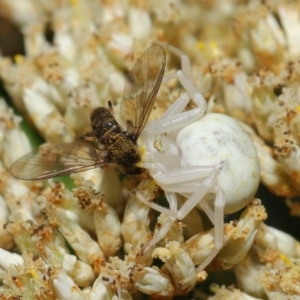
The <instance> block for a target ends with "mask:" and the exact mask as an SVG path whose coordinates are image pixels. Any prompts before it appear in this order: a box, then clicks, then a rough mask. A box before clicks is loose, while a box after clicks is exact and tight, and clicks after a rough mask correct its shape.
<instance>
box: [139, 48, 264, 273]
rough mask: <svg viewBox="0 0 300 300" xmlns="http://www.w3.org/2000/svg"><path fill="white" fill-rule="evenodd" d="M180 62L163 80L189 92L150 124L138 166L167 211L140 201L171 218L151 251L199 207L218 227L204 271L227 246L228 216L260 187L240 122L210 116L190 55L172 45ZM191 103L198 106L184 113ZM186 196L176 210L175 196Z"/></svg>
mask: <svg viewBox="0 0 300 300" xmlns="http://www.w3.org/2000/svg"><path fill="white" fill-rule="evenodd" d="M167 47H168V49H169V50H170V51H171V52H173V53H174V54H175V55H178V56H179V57H180V59H181V70H178V71H177V72H175V73H172V74H171V75H167V76H166V77H164V79H163V81H167V80H170V79H171V78H174V77H175V76H176V77H177V79H178V81H179V82H180V83H181V85H182V86H183V88H184V89H185V91H186V92H185V93H183V94H181V96H180V97H179V98H178V99H177V100H175V102H174V103H173V104H172V105H171V106H170V107H169V108H168V109H167V110H166V112H165V113H164V114H163V115H162V116H161V117H160V119H158V120H156V121H152V122H149V123H148V124H147V126H146V128H145V129H144V132H143V133H142V136H141V140H142V141H143V145H144V146H145V149H146V153H145V155H144V156H143V157H142V162H141V163H139V164H138V165H139V166H140V167H143V168H146V169H148V170H149V173H150V175H151V176H152V177H153V179H154V180H155V181H156V183H157V184H158V185H159V186H160V187H161V188H162V189H163V191H164V193H165V196H166V199H167V201H168V203H169V209H168V208H165V207H162V206H160V205H158V204H156V203H154V202H148V201H146V200H144V199H143V198H142V197H139V200H140V201H142V202H143V203H144V204H146V205H148V206H150V207H151V208H153V209H155V210H157V211H158V212H160V213H164V214H166V215H167V216H168V218H167V221H166V222H165V223H164V224H163V225H162V227H161V228H160V230H158V232H156V234H155V235H154V237H153V238H152V240H151V241H150V242H149V243H148V244H147V245H145V248H144V251H148V250H149V249H150V248H151V247H152V246H153V245H155V244H156V243H157V242H159V241H160V240H161V239H162V238H163V237H164V236H165V235H166V233H167V232H168V230H169V229H170V228H171V226H172V225H173V223H174V222H175V221H176V219H179V220H182V219H183V218H185V217H186V216H187V215H188V214H189V212H190V211H191V210H192V209H193V208H194V207H199V208H201V209H202V210H203V211H204V212H205V213H206V214H207V216H208V217H209V219H210V221H211V222H212V224H213V225H214V237H215V247H214V249H213V250H212V251H211V253H210V254H209V255H208V256H207V257H206V259H205V260H204V261H203V262H202V263H201V264H200V265H199V266H198V267H197V269H198V271H201V270H203V269H204V268H205V267H206V266H207V265H208V264H209V263H210V262H211V261H212V260H213V258H214V257H215V256H216V255H217V253H218V252H219V250H220V249H221V248H222V246H223V225H224V221H223V218H224V213H225V214H230V213H233V212H236V211H238V210H240V209H241V208H243V207H244V206H246V205H247V203H248V202H249V201H250V200H251V199H252V198H253V196H254V194H255V192H256V190H257V188H258V184H259V178H260V177H259V165H258V157H257V153H256V150H255V148H254V145H253V143H252V141H251V139H250V137H249V136H248V134H247V133H246V132H245V131H244V130H243V129H242V127H241V126H240V124H239V123H238V121H236V120H234V119H233V118H231V117H229V116H226V115H222V114H216V113H208V114H205V112H206V101H205V99H204V97H203V96H202V94H201V93H200V92H199V91H198V90H197V88H196V87H195V85H194V83H193V80H192V75H191V74H192V72H191V65H190V60H189V58H188V56H186V55H185V54H184V53H183V52H181V51H180V50H179V49H177V48H175V47H173V46H171V45H168V46H167ZM190 99H192V101H193V102H194V103H195V104H196V108H194V109H191V110H188V111H184V109H185V108H186V106H187V104H188V103H189V102H190ZM177 193H178V194H181V195H183V196H184V197H185V198H186V201H185V203H184V204H183V205H182V206H181V207H180V208H178V207H177V198H176V194H177Z"/></svg>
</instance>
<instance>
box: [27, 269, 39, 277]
mask: <svg viewBox="0 0 300 300" xmlns="http://www.w3.org/2000/svg"><path fill="white" fill-rule="evenodd" d="M29 273H30V274H31V276H32V277H33V278H34V279H38V275H37V273H36V271H35V270H33V269H31V270H30V271H29Z"/></svg>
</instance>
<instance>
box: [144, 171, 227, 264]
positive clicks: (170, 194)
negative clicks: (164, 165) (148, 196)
mask: <svg viewBox="0 0 300 300" xmlns="http://www.w3.org/2000/svg"><path fill="white" fill-rule="evenodd" d="M183 173H184V174H183ZM205 173H206V177H205V178H204V180H203V181H202V183H200V184H195V182H193V180H195V179H197V180H198V181H200V182H201V177H202V178H203V176H204V174H205ZM163 175H164V176H161V177H163V178H160V179H161V181H159V178H158V177H154V178H155V180H156V182H158V183H159V185H160V186H161V187H162V188H163V189H164V190H165V195H166V198H167V200H168V202H169V204H170V210H168V209H166V208H164V207H161V206H159V205H157V204H156V203H152V204H149V203H145V204H147V205H150V206H151V207H153V208H154V209H155V210H158V211H160V212H161V213H164V214H167V215H168V218H167V220H166V222H165V223H164V224H163V225H162V227H161V228H160V230H159V231H158V232H156V234H155V235H154V237H153V239H152V240H151V241H150V242H149V243H148V244H147V245H146V246H145V248H144V251H147V250H149V249H150V248H151V247H152V246H153V245H155V244H156V243H157V242H159V241H160V240H161V239H162V238H163V237H164V236H165V235H166V234H167V232H168V231H169V229H170V228H171V227H172V225H173V223H174V222H175V221H176V219H179V220H182V219H183V218H185V217H186V216H187V215H188V213H189V212H190V211H191V210H192V209H193V208H194V207H196V206H198V205H200V207H201V208H202V209H203V210H204V212H205V213H206V214H207V215H208V217H209V218H210V219H211V221H212V223H213V224H214V225H215V248H214V250H213V251H212V252H211V254H210V255H209V256H208V257H207V258H206V259H205V261H204V262H203V263H202V264H201V266H199V268H202V269H203V268H205V267H206V266H207V265H208V264H209V263H210V262H211V260H212V259H213V258H214V257H215V256H216V254H217V253H218V251H219V249H220V248H221V247H222V245H223V214H224V212H223V208H224V205H225V198H224V195H223V193H222V190H221V189H220V188H219V187H216V181H217V171H216V170H215V169H214V168H213V167H196V168H195V167H192V168H190V172H188V170H187V168H184V169H179V170H176V171H175V172H174V171H173V172H170V174H163ZM183 175H184V176H183ZM180 177H181V179H180ZM182 178H184V179H185V180H188V179H189V181H185V182H182ZM195 186H196V191H195V192H194V193H192V194H191V196H190V197H189V198H188V199H187V200H186V202H185V203H184V204H183V206H182V207H181V208H180V209H179V210H177V199H176V195H175V191H176V192H178V191H181V192H184V193H186V192H187V191H188V190H189V191H190V190H191V187H192V188H193V189H195ZM207 193H215V194H216V199H215V202H214V211H212V210H211V208H210V206H209V205H208V204H207V203H206V201H205V200H204V199H203V197H204V196H205V195H206V194H207Z"/></svg>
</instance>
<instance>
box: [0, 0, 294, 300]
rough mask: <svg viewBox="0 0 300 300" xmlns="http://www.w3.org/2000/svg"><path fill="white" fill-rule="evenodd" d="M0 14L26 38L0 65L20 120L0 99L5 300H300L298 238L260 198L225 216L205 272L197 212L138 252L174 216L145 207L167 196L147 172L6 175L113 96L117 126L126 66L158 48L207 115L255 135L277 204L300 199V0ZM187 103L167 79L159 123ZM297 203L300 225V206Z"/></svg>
mask: <svg viewBox="0 0 300 300" xmlns="http://www.w3.org/2000/svg"><path fill="white" fill-rule="evenodd" d="M0 16H1V17H2V18H6V19H8V20H9V21H10V22H12V23H14V24H16V25H17V26H18V27H19V28H20V29H21V31H22V33H23V38H24V44H25V49H26V53H25V54H24V55H21V54H20V55H16V56H14V57H13V58H8V57H4V56H1V55H0V79H1V82H2V83H3V86H4V88H5V90H6V91H7V93H8V94H9V96H10V98H11V100H12V103H13V107H14V109H16V110H17V111H18V112H19V114H20V115H22V117H20V116H17V115H16V114H15V113H14V112H13V110H12V108H10V107H9V106H8V105H7V104H6V102H5V100H4V99H3V98H0V141H1V143H0V155H1V159H0V207H1V209H0V283H1V284H0V298H1V299H62V300H63V299H89V300H97V299H99V300H100V299H143V297H145V294H146V295H149V296H150V297H151V299H157V298H159V299H172V298H174V297H176V296H181V295H187V294H189V295H190V297H191V298H193V299H205V298H206V299H211V300H213V299H214V300H217V299H225V298H226V299H261V298H269V299H285V297H286V299H291V298H292V297H297V296H298V297H299V295H300V283H299V282H300V278H299V274H300V272H299V265H300V260H299V259H300V247H299V242H298V241H297V240H295V239H294V238H293V237H292V236H290V235H288V234H287V233H284V232H281V231H279V230H277V229H275V228H272V227H270V226H267V225H266V224H264V223H263V221H264V220H265V219H266V218H267V212H266V211H265V208H264V206H263V205H262V202H261V200H259V199H257V198H253V199H252V200H251V201H250V203H249V204H248V205H247V207H246V208H245V209H244V211H243V212H242V213H241V214H240V216H239V217H237V219H236V220H231V221H227V220H226V218H225V222H226V223H225V224H224V228H223V241H224V244H223V246H222V248H221V249H220V251H219V252H218V254H217V255H216V257H215V258H214V259H213V260H212V262H211V263H210V264H209V265H208V267H207V268H205V270H199V269H197V266H198V265H200V264H201V263H202V262H203V261H204V260H205V259H206V257H208V255H209V254H210V253H211V252H212V251H213V249H214V247H215V234H214V233H215V232H214V228H213V227H212V226H211V225H210V224H209V222H208V221H207V220H206V218H205V217H204V216H203V214H201V213H200V212H199V210H197V209H196V208H195V209H193V210H192V211H191V212H190V213H189V214H188V216H187V217H186V218H184V219H183V220H176V221H175V222H174V224H173V225H172V226H171V225H170V226H169V227H168V232H167V233H166V235H165V236H164V238H163V239H162V240H161V241H160V242H159V243H158V244H157V245H152V246H151V247H150V249H148V250H147V251H144V249H145V248H144V247H145V245H147V244H148V243H149V241H151V240H152V238H153V235H155V234H156V232H158V231H159V230H160V229H161V228H164V225H165V224H167V222H169V220H170V218H168V217H167V216H166V215H165V214H163V213H161V214H159V215H157V214H156V213H155V212H153V210H152V209H150V207H149V206H147V205H145V204H144V203H147V202H152V201H158V202H160V204H162V205H163V203H164V201H165V199H164V198H163V196H162V195H163V193H162V192H163V191H162V190H161V189H160V188H159V187H158V186H157V184H156V182H155V181H154V180H153V178H151V176H150V175H149V173H148V172H145V173H144V174H142V175H139V176H125V175H120V173H119V172H118V170H117V169H116V168H115V167H114V166H107V167H104V168H102V169H100V168H96V169H93V170H90V171H86V172H83V173H80V174H79V175H78V174H76V175H72V176H71V177H72V183H71V184H70V183H68V182H65V183H63V181H61V180H58V181H57V180H55V181H56V182H54V180H48V181H47V183H45V182H42V181H22V180H17V179H15V178H14V177H12V176H11V174H9V172H8V168H9V167H10V165H11V164H12V163H13V162H14V161H16V160H17V159H18V158H19V157H21V156H22V155H24V154H26V153H28V152H30V151H32V150H33V149H34V148H35V147H36V143H37V140H38V137H37V136H38V134H39V135H40V136H41V137H42V139H43V140H44V141H45V142H47V143H68V142H71V141H73V140H74V139H76V137H78V136H80V135H82V134H84V133H86V132H88V131H89V130H90V129H89V127H90V126H89V123H88V119H89V114H90V112H91V111H92V109H94V108H95V107H99V106H105V107H106V106H107V101H108V100H111V101H112V103H113V106H114V111H115V115H116V118H118V115H120V110H121V105H120V104H121V101H122V93H123V89H124V84H125V79H126V72H125V70H128V69H130V68H131V67H132V65H133V64H134V62H135V61H136V59H137V58H138V57H140V55H141V53H142V52H144V51H145V49H147V48H148V47H149V46H150V45H151V44H152V43H154V42H161V43H163V44H170V45H174V46H175V47H177V48H179V49H181V50H182V51H184V52H185V53H186V54H187V55H188V56H189V57H190V58H191V63H192V70H191V73H192V77H193V79H194V82H195V85H196V87H197V89H198V90H199V91H200V92H201V94H202V95H203V96H204V98H205V100H206V102H207V112H208V113H211V112H217V113H222V114H227V115H229V116H231V117H234V118H236V119H238V120H239V121H240V123H241V125H242V126H243V128H244V129H245V131H246V132H248V133H249V135H250V137H251V139H252V141H253V144H254V146H255V149H256V152H257V154H258V158H259V164H260V179H261V182H262V183H264V184H265V185H266V186H267V187H268V189H269V190H270V191H271V192H272V193H274V194H275V195H279V196H282V197H288V198H292V197H296V196H299V194H300V189H299V182H300V162H299V159H298V158H299V151H300V139H299V136H300V135H299V130H300V126H299V125H298V123H299V120H300V119H299V116H298V115H299V113H300V97H299V79H300V78H299V77H300V76H299V74H300V64H299V62H298V61H297V59H298V56H299V54H300V46H299V43H297V40H298V39H297V37H298V36H299V34H300V2H299V1H291V2H288V3H287V2H286V1H283V0H282V1H277V0H276V1H275V0H269V1H258V0H254V1H246V2H244V1H222V0H214V1H198V0H190V1H182V0H166V1H157V0H150V1H146V0H132V1H121V0H120V1H119V0H111V1H98V0H88V1H84V0H72V1H69V0H60V1H57V0H56V1H33V0H22V1H9V0H0ZM166 49H167V47H166ZM177 69H178V58H176V57H175V56H174V55H171V54H170V53H167V66H166V74H170V73H172V72H174V71H175V70H177ZM181 93H182V88H181V87H180V85H179V84H178V81H177V80H176V78H173V79H171V80H169V81H168V82H166V83H163V84H162V85H161V87H160V90H159V92H158V95H157V99H156V101H155V104H154V107H153V110H152V112H151V115H150V117H149V120H157V119H159V117H160V116H161V115H162V114H163V113H164V112H165V111H166V110H167V108H168V107H169V106H170V105H171V104H172V103H174V101H175V100H176V99H178V97H180V95H181ZM189 106H190V107H189V108H193V107H194V104H193V103H191V104H189ZM24 124H25V126H24ZM28 124H29V126H28ZM123 125H124V124H123ZM28 127H29V128H30V129H29V130H28ZM160 141H161V140H160V137H158V138H157V140H156V141H153V143H154V147H155V148H156V149H160ZM155 143H157V144H156V145H155ZM270 145H271V146H270ZM161 149H162V148H161ZM240 168H243V166H240ZM229 180H230V178H229ZM73 181H74V182H73ZM249 181H250V179H249ZM233 185H234V184H233ZM180 199H181V198H179V197H178V200H179V202H180V201H181V200H182V203H184V200H185V199H184V197H182V199H181V200H180ZM262 201H263V199H262ZM182 203H180V204H182ZM287 205H288V206H289V207H290V210H291V214H293V215H297V216H299V215H300V208H299V205H297V204H296V203H293V201H291V200H288V201H287ZM213 271H221V272H220V273H222V274H225V272H231V273H230V274H231V275H233V274H234V275H235V280H234V283H235V285H236V286H232V285H227V284H228V282H227V281H225V280H224V277H222V275H220V277H219V278H218V280H216V282H218V284H220V285H217V284H216V283H214V284H213V285H211V286H210V291H211V293H212V294H213V295H212V294H211V295H207V294H205V292H203V291H202V289H201V287H202V285H201V284H202V283H203V284H205V283H206V282H208V281H210V282H211V280H210V274H211V272H213ZM227 274H228V273H227ZM226 285H227V286H226Z"/></svg>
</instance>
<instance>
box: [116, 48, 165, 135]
mask: <svg viewBox="0 0 300 300" xmlns="http://www.w3.org/2000/svg"><path fill="white" fill-rule="evenodd" d="M165 65H166V54H165V50H164V48H163V47H162V46H161V45H159V44H155V45H152V46H151V47H149V48H148V49H147V50H146V51H145V52H144V53H143V54H142V56H141V57H140V58H139V59H138V60H137V61H136V63H135V64H134V66H133V68H132V69H131V70H130V72H129V74H128V76H127V80H126V83H125V89H124V94H123V99H122V103H121V119H122V121H123V123H124V124H125V125H126V126H127V133H128V134H130V135H132V137H133V139H134V140H137V138H138V137H139V135H140V133H141V132H142V130H143V129H144V127H145V125H146V122H147V120H148V117H149V114H150V112H151V109H152V106H153V103H154V100H155V98H156V95H157V92H158V90H159V87H160V84H161V81H162V78H163V75H164V70H165Z"/></svg>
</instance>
